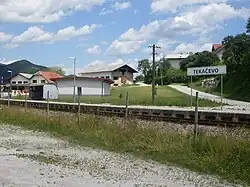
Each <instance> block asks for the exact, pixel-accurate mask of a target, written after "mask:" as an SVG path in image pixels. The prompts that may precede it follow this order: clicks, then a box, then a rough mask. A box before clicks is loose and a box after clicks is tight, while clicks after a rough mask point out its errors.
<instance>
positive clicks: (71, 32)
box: [53, 24, 100, 41]
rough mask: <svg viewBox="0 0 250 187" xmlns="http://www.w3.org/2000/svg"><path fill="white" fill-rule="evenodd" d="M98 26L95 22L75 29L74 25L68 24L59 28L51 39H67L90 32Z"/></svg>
mask: <svg viewBox="0 0 250 187" xmlns="http://www.w3.org/2000/svg"><path fill="white" fill-rule="evenodd" d="M98 27H100V25H96V24H92V25H85V26H83V27H80V28H79V29H76V28H75V27H74V26H70V27H67V28H64V29H61V30H59V31H58V32H57V33H56V34H55V35H54V39H53V41H60V40H69V39H71V38H73V37H78V36H84V35H88V34H91V33H92V32H93V31H94V30H95V29H96V28H98Z"/></svg>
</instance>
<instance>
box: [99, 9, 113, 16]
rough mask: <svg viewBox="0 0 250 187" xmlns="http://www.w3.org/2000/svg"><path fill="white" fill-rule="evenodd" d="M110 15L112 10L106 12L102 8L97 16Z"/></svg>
mask: <svg viewBox="0 0 250 187" xmlns="http://www.w3.org/2000/svg"><path fill="white" fill-rule="evenodd" d="M111 13H113V10H107V9H106V8H103V9H102V10H101V12H99V15H100V16H105V15H107V14H111Z"/></svg>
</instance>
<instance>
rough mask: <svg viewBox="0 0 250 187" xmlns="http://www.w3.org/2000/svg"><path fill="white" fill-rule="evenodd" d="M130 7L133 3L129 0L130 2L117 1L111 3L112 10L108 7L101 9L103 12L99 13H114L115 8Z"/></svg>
mask: <svg viewBox="0 0 250 187" xmlns="http://www.w3.org/2000/svg"><path fill="white" fill-rule="evenodd" d="M130 7H131V3H130V2H129V1H128V2H123V3H119V2H116V3H115V4H113V5H111V9H110V10H108V9H106V8H103V9H102V10H101V12H99V15H100V16H105V15H107V14H111V13H114V10H115V11H119V10H124V9H127V8H130ZM112 9H113V10H112Z"/></svg>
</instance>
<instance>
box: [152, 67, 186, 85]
mask: <svg viewBox="0 0 250 187" xmlns="http://www.w3.org/2000/svg"><path fill="white" fill-rule="evenodd" d="M187 82H188V77H187V73H186V72H185V71H182V70H180V69H174V68H170V69H168V70H167V71H166V73H165V75H164V76H163V83H164V85H168V84H172V83H187ZM156 84H159V85H160V84H161V77H157V78H156Z"/></svg>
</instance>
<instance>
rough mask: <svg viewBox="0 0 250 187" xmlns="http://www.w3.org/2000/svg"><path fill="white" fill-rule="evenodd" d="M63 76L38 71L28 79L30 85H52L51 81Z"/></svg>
mask: <svg viewBox="0 0 250 187" xmlns="http://www.w3.org/2000/svg"><path fill="white" fill-rule="evenodd" d="M62 77H63V76H61V75H59V74H58V73H55V72H46V71H38V72H37V73H35V74H34V75H32V77H31V78H30V83H32V84H46V83H54V81H53V80H56V79H58V78H62Z"/></svg>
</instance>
